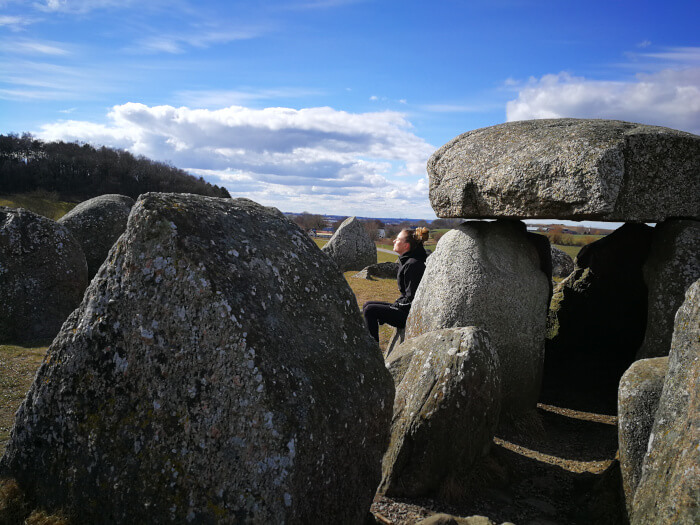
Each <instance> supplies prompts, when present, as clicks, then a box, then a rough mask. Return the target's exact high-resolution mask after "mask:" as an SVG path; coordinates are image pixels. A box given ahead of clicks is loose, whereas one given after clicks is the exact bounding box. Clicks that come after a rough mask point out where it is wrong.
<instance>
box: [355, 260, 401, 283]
mask: <svg viewBox="0 0 700 525" xmlns="http://www.w3.org/2000/svg"><path fill="white" fill-rule="evenodd" d="M397 273H399V263H395V262H382V263H377V264H371V265H369V266H367V267H366V268H363V269H362V270H361V271H360V273H357V274H355V275H353V277H356V278H358V279H372V278H376V279H396V274H397Z"/></svg>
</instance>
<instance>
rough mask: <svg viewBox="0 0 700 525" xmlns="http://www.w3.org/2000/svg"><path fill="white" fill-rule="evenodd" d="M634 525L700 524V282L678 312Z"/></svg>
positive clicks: (693, 287)
mask: <svg viewBox="0 0 700 525" xmlns="http://www.w3.org/2000/svg"><path fill="white" fill-rule="evenodd" d="M674 327H675V328H674V331H673V340H672V342H671V353H670V354H669V358H668V372H667V374H666V380H665V382H664V387H663V391H662V393H661V399H660V400H659V407H658V409H657V411H656V418H655V420H654V426H653V427H652V431H651V437H650V439H649V446H648V449H647V454H646V456H645V457H644V463H643V466H642V476H641V479H640V480H639V484H638V485H637V491H636V492H635V495H634V503H633V510H632V516H631V520H630V521H631V523H632V524H633V525H636V524H652V523H654V524H656V523H698V522H700V280H698V281H696V282H695V283H694V284H693V285H692V286H691V287H690V288H689V289H688V292H687V293H686V296H685V302H684V303H683V305H682V306H681V307H680V308H679V310H678V313H677V314H676V321H675V325H674Z"/></svg>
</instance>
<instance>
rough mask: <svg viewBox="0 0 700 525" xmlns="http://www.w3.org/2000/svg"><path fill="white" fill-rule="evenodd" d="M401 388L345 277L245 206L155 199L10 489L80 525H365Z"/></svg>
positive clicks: (81, 327) (145, 198)
mask: <svg viewBox="0 0 700 525" xmlns="http://www.w3.org/2000/svg"><path fill="white" fill-rule="evenodd" d="M393 393H394V388H393V382H392V380H391V377H390V375H389V374H388V372H387V371H386V368H385V366H384V361H383V359H382V356H381V353H380V351H379V348H378V346H377V344H376V343H375V342H374V341H373V340H372V339H371V337H370V336H369V334H368V333H367V330H366V329H365V326H364V323H363V322H362V319H361V316H360V314H359V311H358V309H357V303H356V300H355V297H354V295H353V293H352V291H351V290H350V288H349V287H348V285H347V283H346V282H345V280H344V279H343V277H342V276H341V275H340V274H339V272H338V269H337V268H336V267H335V265H334V264H333V263H332V262H331V261H330V260H329V259H328V258H327V257H325V256H322V255H321V254H320V252H319V251H318V249H317V248H316V246H315V245H314V244H313V241H311V240H310V239H309V238H308V236H307V235H306V234H305V233H304V232H303V231H302V230H301V229H299V228H298V227H297V226H296V225H294V224H293V223H292V222H291V221H289V220H287V219H285V218H284V216H282V215H281V214H278V213H274V212H271V211H270V210H268V209H266V208H264V207H262V206H259V205H257V204H255V203H254V202H252V201H249V200H247V199H218V198H211V197H202V196H197V195H187V194H159V193H149V194H145V195H142V196H141V198H140V199H139V200H138V202H137V203H136V205H135V206H134V208H133V210H132V213H131V215H130V217H129V223H128V226H127V230H126V232H125V233H124V234H123V235H122V236H121V237H120V238H119V240H117V242H116V244H115V246H114V247H113V249H112V250H111V251H110V254H109V259H108V263H105V264H103V265H102V266H101V268H100V271H99V272H98V274H97V275H96V276H95V278H94V279H93V281H92V283H91V284H90V286H89V288H88V290H87V292H86V294H85V298H84V300H83V303H82V305H81V306H80V307H79V308H78V309H77V310H75V312H73V314H72V315H71V316H70V318H69V319H68V321H67V322H66V323H65V325H64V327H63V329H62V330H61V332H60V333H59V335H58V336H57V338H56V339H55V341H54V343H53V344H52V345H51V347H50V348H49V350H48V352H47V357H46V359H45V361H44V363H43V364H42V366H41V368H40V370H39V372H38V374H37V377H36V379H35V381H34V384H33V385H32V387H31V389H30V391H29V393H28V395H27V398H26V399H25V401H24V403H23V404H22V406H21V408H20V409H19V411H18V414H17V417H16V422H15V426H14V429H13V431H12V435H11V439H10V442H9V444H8V447H7V449H6V453H5V455H4V456H3V458H2V460H1V461H0V477H1V476H2V475H9V476H11V477H14V478H16V479H17V481H18V482H19V483H20V485H21V487H22V488H23V490H25V491H26V492H27V493H28V494H29V495H30V497H31V498H32V499H33V500H34V501H35V502H36V503H37V505H39V506H41V507H44V508H47V509H49V510H51V509H54V508H58V507H60V508H64V509H66V510H67V511H69V512H74V513H76V514H77V516H78V518H77V519H76V521H75V523H105V524H107V523H163V522H173V523H187V522H194V523H214V522H221V523H234V522H236V523H239V522H240V523H243V522H254V523H322V522H337V523H360V522H361V521H362V519H363V518H364V516H365V515H366V513H367V511H368V510H369V507H370V504H371V502H372V498H373V496H374V492H375V489H376V486H377V484H378V483H379V481H380V477H381V458H382V455H383V453H384V451H385V449H386V446H387V443H388V437H389V428H390V426H389V422H390V418H391V407H392V401H393Z"/></svg>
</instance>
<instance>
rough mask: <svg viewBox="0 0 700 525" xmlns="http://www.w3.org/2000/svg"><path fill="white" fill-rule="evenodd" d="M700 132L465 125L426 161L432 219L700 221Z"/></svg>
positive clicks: (621, 125) (561, 124)
mask: <svg viewBox="0 0 700 525" xmlns="http://www.w3.org/2000/svg"><path fill="white" fill-rule="evenodd" d="M699 171H700V136H698V135H693V134H691V133H685V132H682V131H676V130H673V129H669V128H662V127H659V126H647V125H643V124H634V123H631V122H622V121H619V120H600V119H570V118H567V119H549V120H548V119H542V120H525V121H520V122H508V123H506V124H500V125H498V126H491V127H488V128H482V129H477V130H474V131H469V132H467V133H464V134H463V135H460V136H458V137H457V138H455V139H453V140H452V141H450V142H448V143H447V144H445V145H444V146H443V147H441V148H440V149H439V150H437V151H436V152H435V153H434V154H433V156H432V157H431V158H430V160H429V161H428V175H429V177H430V204H431V205H432V207H433V210H435V213H436V214H437V216H438V217H465V218H472V217H473V218H499V217H501V218H513V219H538V218H544V219H549V218H552V217H556V218H557V219H570V220H604V221H638V222H660V221H662V220H664V219H666V218H669V217H684V218H691V219H700V177H698V172H699Z"/></svg>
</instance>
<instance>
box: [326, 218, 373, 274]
mask: <svg viewBox="0 0 700 525" xmlns="http://www.w3.org/2000/svg"><path fill="white" fill-rule="evenodd" d="M321 249H322V250H323V252H324V253H325V254H326V255H328V256H329V257H330V258H331V259H333V261H334V262H335V264H336V265H337V266H338V268H340V271H341V272H347V271H349V270H362V269H363V268H364V267H365V266H369V265H370V264H376V263H377V247H376V246H375V245H374V243H373V242H372V239H370V238H369V235H368V234H367V232H366V231H365V228H364V227H363V226H362V223H361V222H360V221H359V220H357V219H356V218H355V217H348V218H347V219H345V220H344V221H343V224H341V225H340V227H339V228H338V229H337V230H336V232H335V233H334V234H333V237H331V240H330V241H328V243H327V244H326V245H325V246H324V247H323V248H321Z"/></svg>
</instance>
